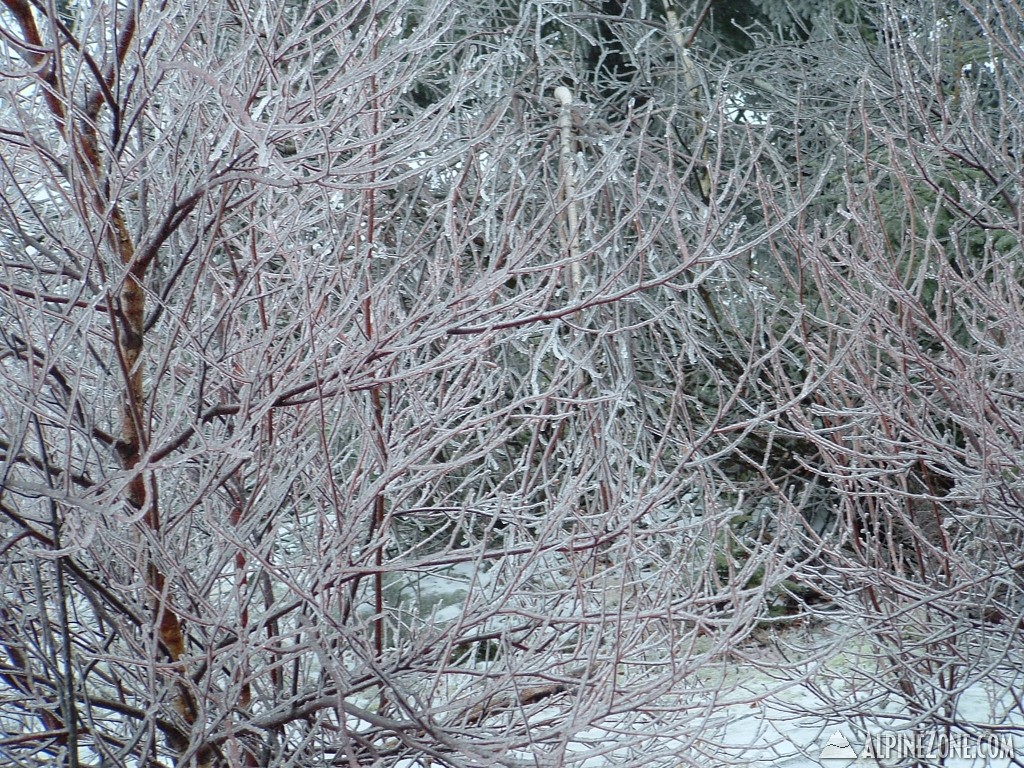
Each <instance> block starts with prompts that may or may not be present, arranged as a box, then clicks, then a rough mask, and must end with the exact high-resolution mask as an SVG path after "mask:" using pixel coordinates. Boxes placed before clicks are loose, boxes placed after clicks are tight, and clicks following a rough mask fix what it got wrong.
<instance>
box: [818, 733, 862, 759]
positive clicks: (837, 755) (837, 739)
mask: <svg viewBox="0 0 1024 768" xmlns="http://www.w3.org/2000/svg"><path fill="white" fill-rule="evenodd" d="M818 759H819V760H856V759H857V753H856V752H855V751H854V749H853V747H851V746H850V740H849V739H848V738H846V734H844V733H843V732H842V731H836V732H835V733H833V734H832V736H831V737H830V738H829V740H828V744H826V745H825V746H824V747H822V750H821V754H820V755H818Z"/></svg>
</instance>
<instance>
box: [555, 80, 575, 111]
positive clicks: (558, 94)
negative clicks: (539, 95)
mask: <svg viewBox="0 0 1024 768" xmlns="http://www.w3.org/2000/svg"><path fill="white" fill-rule="evenodd" d="M555 98H556V99H558V102H559V103H560V104H561V105H562V106H563V107H568V106H569V105H570V104H572V91H570V90H569V89H568V88H566V87H565V86H564V85H560V86H558V87H557V88H555Z"/></svg>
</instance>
